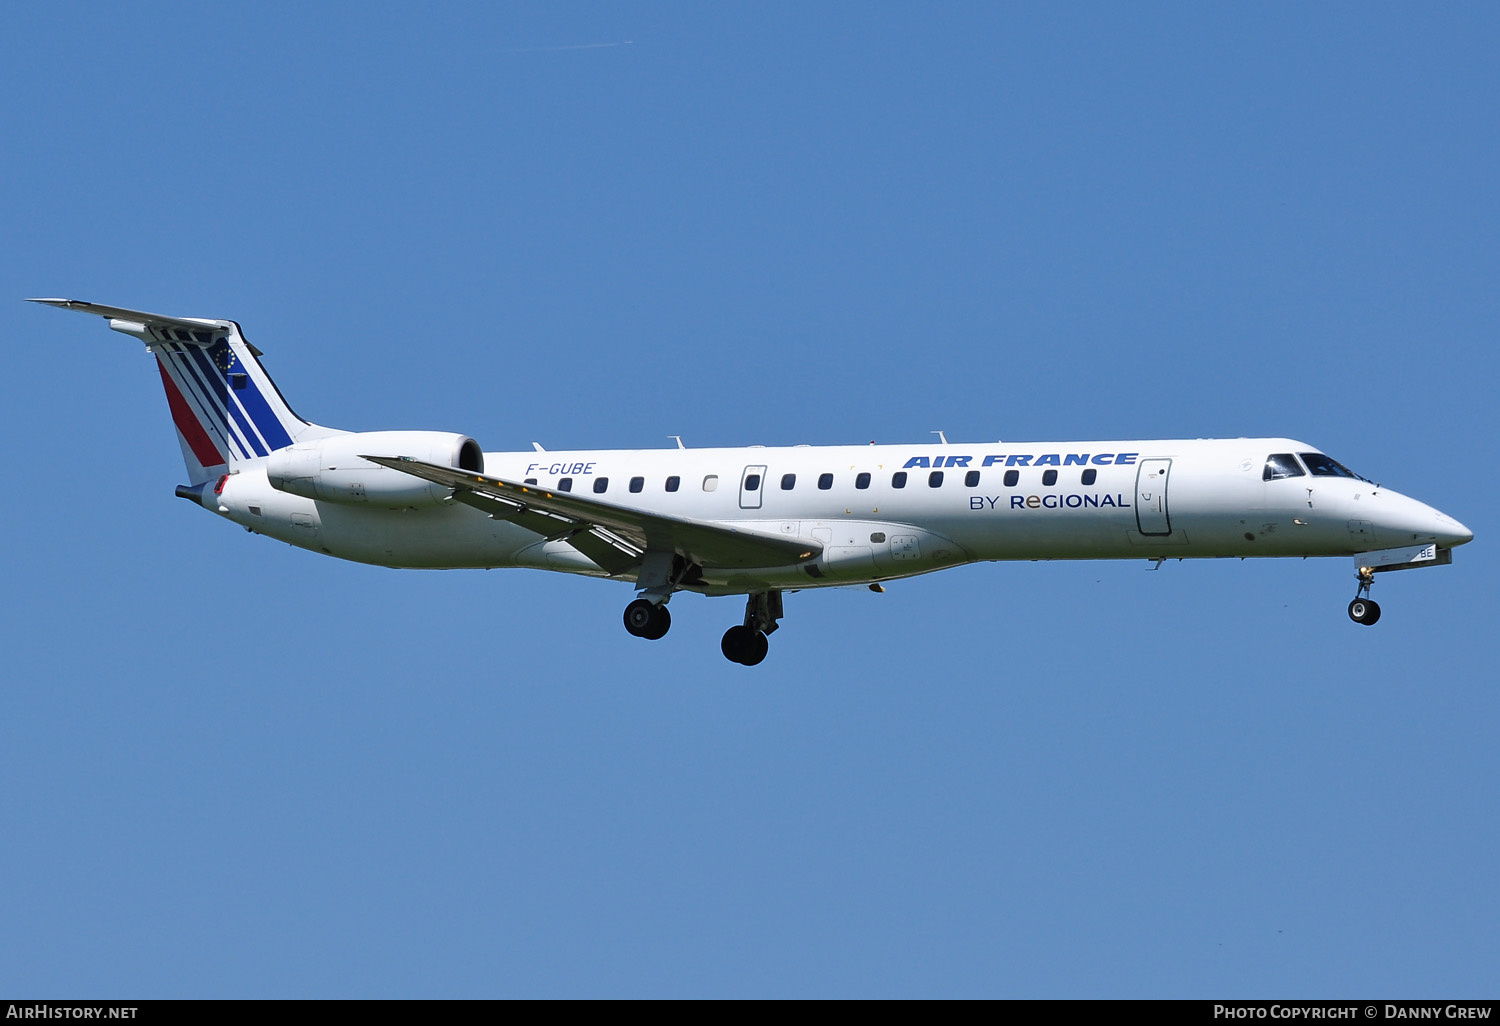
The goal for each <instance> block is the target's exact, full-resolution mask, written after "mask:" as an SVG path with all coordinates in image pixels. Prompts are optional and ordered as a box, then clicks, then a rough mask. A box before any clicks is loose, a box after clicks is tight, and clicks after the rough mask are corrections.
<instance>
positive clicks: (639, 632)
mask: <svg viewBox="0 0 1500 1026" xmlns="http://www.w3.org/2000/svg"><path fill="white" fill-rule="evenodd" d="M671 626H672V614H671V613H669V612H667V607H666V605H665V604H664V603H656V602H652V601H650V600H649V599H636V600H635V601H634V602H632V603H630V605H628V606H626V607H625V629H626V630H627V631H629V632H630V633H631V634H634V635H635V636H636V637H638V638H645V639H646V640H647V641H656V640H657V639H659V638H661V637H664V636H665V635H666V633H667V631H668V629H670V628H671Z"/></svg>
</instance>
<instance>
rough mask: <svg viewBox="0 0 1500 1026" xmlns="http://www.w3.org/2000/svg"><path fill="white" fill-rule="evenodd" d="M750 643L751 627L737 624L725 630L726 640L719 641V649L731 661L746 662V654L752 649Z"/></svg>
mask: <svg viewBox="0 0 1500 1026" xmlns="http://www.w3.org/2000/svg"><path fill="white" fill-rule="evenodd" d="M749 645H750V628H748V627H744V626H737V627H731V628H729V630H727V631H725V632H724V640H722V641H720V642H719V650H720V651H721V652H723V653H724V658H725V659H728V660H729V661H730V662H731V663H744V661H745V654H746V653H747V652H749V650H750V649H749Z"/></svg>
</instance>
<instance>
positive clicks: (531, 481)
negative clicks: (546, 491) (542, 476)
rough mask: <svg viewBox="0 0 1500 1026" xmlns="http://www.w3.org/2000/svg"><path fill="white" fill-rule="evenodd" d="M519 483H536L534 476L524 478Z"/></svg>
mask: <svg viewBox="0 0 1500 1026" xmlns="http://www.w3.org/2000/svg"><path fill="white" fill-rule="evenodd" d="M521 483H522V484H536V478H534V477H528V478H527V479H526V480H524V481H522V482H521Z"/></svg>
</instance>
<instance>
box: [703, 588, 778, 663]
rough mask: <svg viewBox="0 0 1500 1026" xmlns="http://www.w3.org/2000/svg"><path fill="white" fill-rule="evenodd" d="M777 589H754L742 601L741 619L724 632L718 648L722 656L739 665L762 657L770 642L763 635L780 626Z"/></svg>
mask: <svg viewBox="0 0 1500 1026" xmlns="http://www.w3.org/2000/svg"><path fill="white" fill-rule="evenodd" d="M781 617H782V612H781V592H779V591H758V592H756V593H754V594H753V595H751V596H750V597H749V598H748V599H747V600H746V601H745V622H744V623H743V624H741V625H739V626H735V627H731V628H729V630H727V631H725V632H724V640H723V641H722V642H720V644H719V648H720V649H722V650H723V652H724V658H725V659H728V660H729V661H730V662H731V663H739V664H740V665H741V666H754V665H755V664H756V663H758V662H760V661H761V660H762V659H764V658H765V657H766V653H767V652H768V651H770V649H771V646H770V643H769V642H767V641H766V635H767V634H770V633H772V632H773V631H775V630H776V628H777V627H779V626H781V625H780V624H778V623H777V622H776V621H777V620H780V619H781Z"/></svg>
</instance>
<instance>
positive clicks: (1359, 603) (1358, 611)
mask: <svg viewBox="0 0 1500 1026" xmlns="http://www.w3.org/2000/svg"><path fill="white" fill-rule="evenodd" d="M1349 619H1351V620H1353V621H1354V622H1355V623H1362V624H1364V625H1365V626H1366V627H1369V626H1371V625H1372V624H1374V623H1375V621H1376V620H1379V619H1380V606H1378V605H1376V604H1375V603H1374V602H1373V601H1371V600H1370V599H1367V598H1357V599H1355V600H1354V601H1353V602H1351V603H1349Z"/></svg>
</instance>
